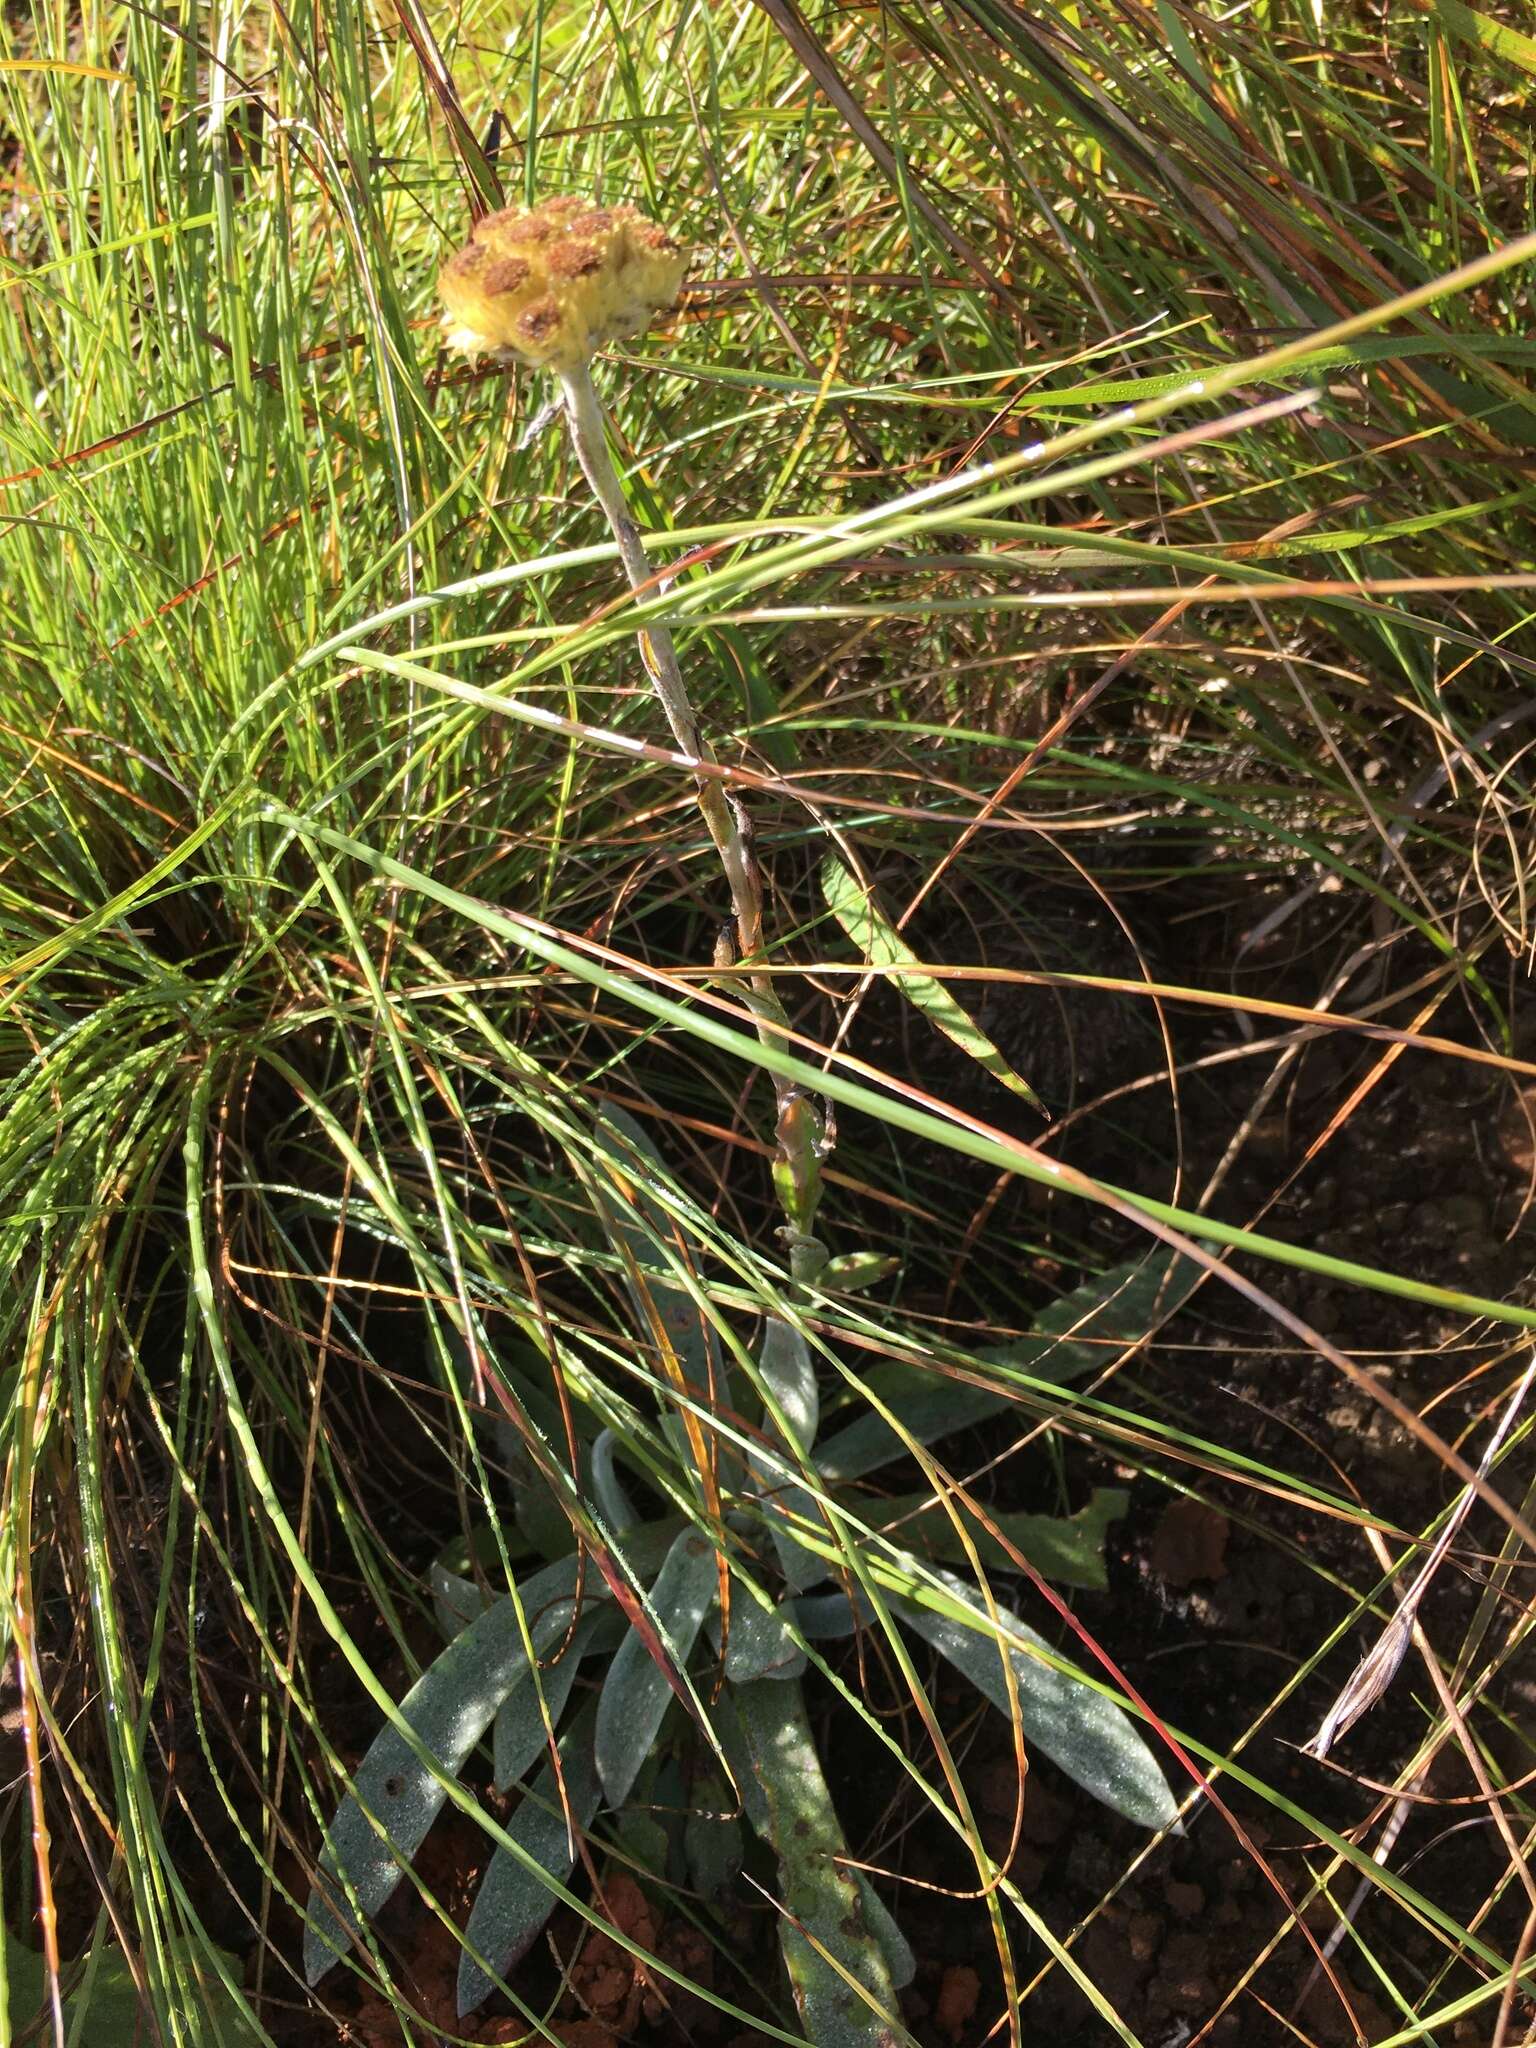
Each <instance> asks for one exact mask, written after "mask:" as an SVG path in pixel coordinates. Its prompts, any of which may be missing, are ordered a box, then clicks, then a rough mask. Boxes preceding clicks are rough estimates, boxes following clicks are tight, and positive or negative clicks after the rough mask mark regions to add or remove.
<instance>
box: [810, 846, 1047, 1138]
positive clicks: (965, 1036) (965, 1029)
mask: <svg viewBox="0 0 1536 2048" xmlns="http://www.w3.org/2000/svg"><path fill="white" fill-rule="evenodd" d="M821 893H822V895H823V897H824V898H825V899H826V905H827V908H828V910H830V911H831V913H832V915H833V916H834V917H835V918H836V919H837V921H838V923H839V924H840V925H841V926H842V928H843V930H844V931H845V932H846V933H847V935H848V937H849V938H850V939H851V940H852V941H853V943H854V945H856V946H857V947H858V949H859V951H860V952H861V953H862V954H863V955H864V958H865V959H866V960H867V961H868V962H869V965H870V966H871V967H873V968H877V969H878V968H886V967H898V968H903V969H907V970H916V969H918V968H920V966H921V964H922V963H921V962H920V961H919V959H918V957H917V955H916V954H915V953H914V952H913V951H912V948H911V947H910V946H909V945H908V944H907V942H906V940H905V939H903V938H902V936H901V934H900V933H899V932H898V931H897V929H896V927H895V926H894V925H893V924H892V923H891V922H890V920H889V919H888V918H887V917H886V915H885V913H884V911H883V910H881V908H880V906H879V904H878V903H876V901H875V898H874V893H873V891H872V890H866V889H865V888H864V887H863V886H862V884H860V883H859V882H857V881H856V880H855V879H854V877H853V876H852V875H851V874H850V873H849V871H848V869H847V868H846V867H845V866H844V865H843V863H842V862H841V861H840V860H838V859H836V858H832V859H829V860H826V861H824V862H823V863H822V869H821ZM890 978H891V980H892V981H893V982H894V983H895V985H896V987H897V988H898V989H899V990H900V991H901V993H902V995H903V996H905V998H906V999H907V1001H908V1002H909V1003H910V1004H911V1005H912V1007H913V1008H914V1009H915V1010H921V1011H922V1013H923V1015H924V1016H925V1017H926V1018H927V1019H928V1021H929V1023H930V1024H932V1025H934V1026H935V1027H936V1028H937V1029H938V1030H940V1031H942V1032H943V1034H944V1036H945V1037H946V1038H948V1039H950V1040H951V1041H952V1042H953V1043H954V1044H956V1045H958V1046H959V1048H960V1050H961V1051H962V1052H963V1053H968V1054H969V1055H970V1057H971V1058H972V1059H973V1060H974V1061H975V1062H976V1064H977V1066H979V1067H982V1068H984V1069H985V1070H986V1072H987V1073H989V1074H990V1075H991V1076H992V1078H993V1079H994V1080H996V1081H1000V1082H1001V1083H1002V1085H1003V1086H1004V1087H1005V1088H1006V1089H1007V1090H1008V1091H1009V1093H1010V1094H1013V1095H1021V1096H1022V1097H1023V1098H1024V1100H1025V1101H1026V1102H1028V1103H1031V1104H1032V1105H1033V1106H1034V1107H1035V1108H1036V1109H1043V1108H1044V1104H1043V1103H1042V1102H1041V1100H1040V1098H1039V1096H1038V1095H1037V1094H1036V1093H1035V1091H1034V1089H1033V1088H1031V1087H1030V1085H1029V1083H1028V1082H1027V1081H1026V1080H1025V1079H1024V1078H1023V1076H1022V1075H1020V1074H1016V1073H1015V1072H1014V1070H1013V1068H1012V1067H1010V1066H1009V1064H1008V1062H1007V1060H1005V1059H1004V1058H1003V1055H1002V1054H1001V1053H1000V1052H999V1051H998V1049H997V1047H996V1046H995V1045H994V1044H993V1043H992V1041H991V1039H990V1038H988V1036H987V1034H986V1033H985V1032H984V1031H983V1030H982V1028H981V1026H980V1025H979V1024H978V1023H977V1022H976V1020H975V1019H974V1018H973V1017H972V1016H970V1015H969V1014H968V1012H966V1011H965V1010H963V1009H962V1008H961V1007H960V1005H959V1004H958V1003H957V1002H956V1001H955V999H954V997H953V996H952V995H951V994H950V992H949V990H948V989H947V988H946V987H945V986H944V984H943V982H942V981H939V980H937V979H935V977H934V976H933V975H931V974H923V973H919V972H916V971H908V972H904V973H900V974H894V975H892V976H891V977H890Z"/></svg>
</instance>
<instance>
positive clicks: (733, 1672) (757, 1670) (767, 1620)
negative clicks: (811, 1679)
mask: <svg viewBox="0 0 1536 2048" xmlns="http://www.w3.org/2000/svg"><path fill="white" fill-rule="evenodd" d="M710 1631H711V1634H712V1635H713V1636H714V1638H715V1640H716V1642H718V1641H719V1635H720V1617H719V1614H718V1612H716V1614H715V1615H714V1616H713V1617H712V1618H711V1622H710ZM804 1670H805V1652H804V1650H802V1649H801V1647H800V1645H799V1644H798V1643H797V1642H796V1641H795V1639H794V1636H793V1635H792V1634H791V1632H790V1627H789V1616H788V1614H787V1612H786V1610H785V1609H783V1608H779V1607H760V1606H759V1605H758V1604H757V1602H756V1601H755V1600H754V1599H753V1598H752V1596H751V1594H750V1593H743V1594H742V1595H741V1596H740V1598H739V1599H735V1600H733V1601H732V1602H731V1626H730V1632H729V1634H728V1636H727V1638H726V1644H725V1675H726V1677H727V1679H728V1680H729V1681H730V1683H731V1684H732V1685H748V1684H750V1683H751V1682H752V1680H753V1679H756V1678H798V1677H799V1676H800V1675H801V1673H802V1672H803V1671H804Z"/></svg>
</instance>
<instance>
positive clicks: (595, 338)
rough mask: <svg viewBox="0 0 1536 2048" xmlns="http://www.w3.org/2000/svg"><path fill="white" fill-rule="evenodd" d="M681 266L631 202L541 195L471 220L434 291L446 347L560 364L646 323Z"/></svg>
mask: <svg viewBox="0 0 1536 2048" xmlns="http://www.w3.org/2000/svg"><path fill="white" fill-rule="evenodd" d="M687 267H688V256H687V252H686V250H684V249H683V248H682V247H681V246H680V245H679V244H678V243H677V242H675V241H674V240H673V239H672V237H671V236H670V235H669V234H668V233H667V232H666V230H665V229H664V228H660V227H658V226H657V225H656V223H655V221H653V220H647V219H646V217H645V215H644V214H643V213H639V212H637V211H636V209H635V208H634V207H633V206H593V205H590V204H589V203H588V202H587V201H586V200H584V199H546V200H545V201H544V202H543V203H542V204H541V205H539V206H535V207H532V208H530V209H529V210H528V211H527V212H523V211H522V210H521V209H518V208H513V207H508V208H506V209H505V210H504V211H502V212H500V213H489V214H487V215H486V216H485V217H484V219H483V220H479V221H477V222H476V223H475V226H474V229H473V230H472V232H471V234H470V237H469V240H468V241H467V242H466V243H465V244H464V246H463V248H462V249H460V250H459V252H458V253H457V255H455V256H452V257H450V258H449V260H448V262H447V264H445V266H444V268H443V272H442V275H441V276H440V277H439V278H438V281H437V289H438V293H439V296H440V297H441V299H442V301H443V304H444V305H445V306H446V307H447V309H448V328H449V334H448V339H449V343H450V345H451V346H452V347H455V348H462V349H468V350H481V351H487V352H489V351H493V350H499V349H509V350H511V351H512V353H513V354H515V355H518V356H521V357H522V358H523V360H524V361H525V362H528V363H533V364H534V365H536V366H537V367H540V368H547V369H553V370H568V369H575V368H576V367H577V365H578V364H581V363H584V362H586V361H587V360H588V358H589V357H590V356H592V355H593V354H595V353H596V351H597V350H598V349H599V348H601V347H602V345H603V343H604V342H608V341H622V340H623V339H624V338H625V337H626V336H628V335H631V334H639V333H641V332H642V331H643V330H644V329H645V328H646V327H648V326H649V325H650V323H651V321H652V320H653V319H654V318H655V317H656V315H657V314H658V313H661V312H665V311H666V309H667V308H668V307H669V306H671V305H672V304H673V303H674V302H675V300H676V298H677V295H678V292H679V291H680V290H681V289H682V283H683V273H684V272H685V271H686V269H687Z"/></svg>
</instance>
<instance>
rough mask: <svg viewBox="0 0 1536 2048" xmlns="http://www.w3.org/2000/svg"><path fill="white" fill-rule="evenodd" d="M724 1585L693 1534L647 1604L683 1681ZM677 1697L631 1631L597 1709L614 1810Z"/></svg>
mask: <svg viewBox="0 0 1536 2048" xmlns="http://www.w3.org/2000/svg"><path fill="white" fill-rule="evenodd" d="M717 1584H718V1581H717V1579H716V1575H715V1552H714V1549H713V1548H712V1546H711V1545H710V1544H709V1543H708V1542H707V1541H706V1540H705V1538H704V1537H702V1536H700V1535H698V1534H697V1533H696V1532H695V1531H694V1530H692V1529H685V1530H684V1531H683V1533H682V1535H681V1536H679V1537H678V1538H677V1540H676V1541H675V1542H674V1543H673V1545H672V1548H671V1549H670V1550H669V1551H668V1552H667V1558H666V1562H665V1563H664V1564H663V1565H662V1568H661V1571H660V1572H659V1574H658V1575H657V1579H656V1583H655V1585H654V1586H653V1587H652V1589H651V1592H650V1596H649V1598H648V1599H646V1601H645V1607H646V1610H647V1613H648V1615H649V1618H650V1621H651V1623H652V1624H653V1626H654V1628H655V1630H656V1633H657V1635H658V1636H659V1637H660V1647H661V1648H662V1649H663V1650H664V1651H665V1652H666V1654H667V1655H668V1656H669V1657H670V1659H671V1662H672V1668H673V1671H674V1672H676V1673H678V1674H681V1673H682V1672H683V1671H684V1670H685V1669H686V1667H687V1663H688V1659H689V1656H690V1655H691V1654H692V1651H693V1646H694V1643H695V1642H696V1641H697V1640H698V1634H699V1629H700V1628H701V1627H702V1625H703V1621H704V1616H705V1614H706V1613H707V1611H708V1609H709V1605H710V1602H711V1601H712V1600H713V1598H714V1596H715V1588H716V1586H717ZM671 1697H672V1681H671V1677H670V1676H669V1674H668V1672H667V1671H666V1670H665V1669H664V1668H663V1667H662V1665H661V1664H659V1663H658V1662H657V1660H656V1658H655V1656H654V1655H653V1654H652V1651H651V1648H650V1646H649V1645H648V1644H647V1643H646V1641H645V1638H644V1637H643V1636H642V1635H641V1633H640V1631H639V1630H638V1629H631V1631H630V1632H629V1634H628V1635H626V1636H625V1638H624V1640H623V1642H622V1643H621V1644H620V1645H619V1647H618V1650H617V1651H616V1653H615V1655H614V1659H613V1663H612V1665H611V1666H610V1668H609V1672H608V1676H607V1678H606V1679H605V1680H604V1682H603V1690H602V1694H601V1696H600V1698H599V1700H598V1708H597V1769H598V1776H599V1777H600V1778H601V1780H602V1785H603V1791H604V1793H605V1794H606V1795H607V1798H608V1801H609V1804H610V1805H612V1806H622V1805H623V1803H624V1800H625V1798H626V1797H627V1796H628V1793H629V1789H630V1787H631V1786H632V1785H633V1784H634V1782H635V1778H636V1775H637V1774H638V1772H639V1769H640V1766H641V1765H642V1764H643V1763H644V1762H645V1759H646V1757H647V1756H648V1755H649V1753H650V1750H651V1745H652V1744H653V1743H654V1742H655V1740H656V1736H657V1733H658V1732H659V1730H660V1728H661V1723H662V1717H663V1716H664V1715H665V1713H666V1711H667V1702H668V1700H669V1699H670V1698H671Z"/></svg>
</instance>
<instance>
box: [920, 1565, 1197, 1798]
mask: <svg viewBox="0 0 1536 2048" xmlns="http://www.w3.org/2000/svg"><path fill="white" fill-rule="evenodd" d="M935 1576H936V1578H937V1579H938V1581H939V1583H940V1584H942V1585H943V1586H944V1587H945V1588H946V1589H947V1590H948V1591H949V1592H951V1593H952V1594H953V1595H954V1596H955V1598H956V1599H957V1600H961V1601H963V1602H964V1603H965V1604H966V1605H967V1606H968V1607H974V1606H975V1605H976V1604H977V1601H978V1599H979V1595H978V1594H977V1592H976V1589H975V1588H974V1587H973V1586H966V1585H964V1584H963V1583H962V1582H961V1581H960V1580H959V1579H952V1578H951V1577H950V1576H949V1575H948V1573H946V1572H940V1573H937V1574H935ZM890 1607H891V1612H892V1613H893V1614H894V1615H895V1616H896V1617H897V1619H898V1620H899V1621H901V1622H903V1623H905V1625H906V1626H907V1627H908V1628H910V1629H912V1630H914V1631H915V1633H916V1634H918V1635H920V1636H921V1637H922V1638H923V1640H924V1641H925V1642H928V1643H931V1644H932V1645H933V1647H934V1648H935V1649H936V1650H937V1651H939V1652H940V1654H941V1655H942V1656H945V1657H947V1658H948V1659H949V1661H950V1663H951V1664H953V1665H954V1666H955V1668H956V1670H958V1671H963V1672H964V1673H965V1675H966V1677H967V1678H969V1679H970V1681H971V1683H972V1684H973V1685H974V1686H975V1687H976V1688H977V1690H978V1691H980V1692H982V1693H984V1694H985V1695H986V1697H987V1698H988V1699H989V1700H990V1701H991V1702H992V1704H993V1706H995V1707H996V1708H997V1709H998V1711H999V1712H1000V1713H1003V1714H1008V1715H1010V1716H1011V1714H1012V1712H1013V1708H1012V1704H1011V1702H1010V1699H1009V1691H1008V1680H1007V1677H1006V1675H1005V1673H1004V1671H1003V1662H1002V1660H1003V1657H1004V1655H1005V1654H1006V1655H1007V1657H1008V1661H1009V1663H1010V1665H1011V1666H1012V1670H1013V1677H1014V1682H1015V1684H1016V1686H1017V1688H1018V1701H1019V1714H1020V1718H1021V1720H1022V1722H1023V1733H1024V1740H1025V1742H1026V1743H1028V1744H1031V1745H1032V1746H1033V1747H1034V1748H1036V1749H1038V1750H1040V1751H1042V1752H1043V1753H1044V1754H1045V1755H1046V1756H1048V1757H1049V1758H1050V1759H1051V1761H1052V1762H1053V1763H1054V1764H1056V1765H1057V1766H1058V1768H1059V1769H1061V1770H1063V1771H1065V1772H1066V1774H1067V1776H1068V1777H1069V1778H1072V1779H1074V1780H1075V1781H1076V1782H1077V1783H1078V1784H1079V1785H1081V1786H1082V1787H1083V1788H1084V1790H1085V1791H1088V1792H1091V1793H1092V1794H1093V1796H1094V1797H1095V1799H1099V1800H1102V1801H1103V1803H1104V1805H1106V1806H1108V1807H1111V1808H1113V1810H1114V1811H1115V1812H1116V1813H1123V1814H1124V1815H1125V1817H1126V1818H1127V1820H1133V1821H1138V1822H1139V1823H1140V1824H1141V1825H1142V1826H1143V1827H1148V1828H1171V1827H1174V1826H1176V1825H1177V1823H1178V1806H1177V1802H1176V1801H1175V1799H1174V1797H1173V1794H1172V1793H1171V1792H1170V1791H1169V1789H1168V1781H1167V1779H1166V1778H1165V1777H1164V1776H1163V1773H1162V1769H1161V1767H1160V1766H1159V1764H1158V1761H1157V1758H1156V1757H1155V1756H1154V1755H1153V1754H1152V1751H1151V1750H1150V1748H1149V1747H1148V1746H1147V1744H1146V1742H1145V1741H1143V1739H1142V1737H1141V1735H1140V1734H1139V1733H1138V1732H1137V1729H1136V1726H1135V1723H1134V1722H1133V1721H1132V1720H1131V1718H1130V1716H1129V1715H1128V1714H1126V1713H1125V1712H1123V1711H1122V1709H1121V1708H1119V1707H1117V1706H1116V1705H1115V1703H1114V1701H1113V1700H1111V1699H1106V1698H1105V1696H1104V1694H1103V1693H1101V1692H1099V1691H1098V1690H1097V1689H1096V1688H1095V1687H1093V1686H1091V1685H1088V1684H1086V1683H1085V1682H1084V1681H1083V1680H1082V1679H1080V1678H1073V1677H1072V1676H1070V1675H1069V1674H1068V1673H1067V1672H1065V1671H1061V1670H1058V1669H1057V1668H1056V1664H1055V1661H1054V1657H1053V1653H1052V1651H1051V1648H1050V1645H1049V1644H1048V1643H1047V1642H1046V1641H1045V1639H1044V1637H1042V1636H1039V1635H1037V1634H1036V1633H1035V1631H1034V1630H1033V1629H1032V1628H1030V1627H1028V1626H1027V1625H1026V1624H1025V1623H1024V1622H1022V1621H1021V1620H1020V1619H1019V1617H1018V1616H1017V1615H1016V1614H1014V1613H1012V1612H1011V1611H1010V1610H1009V1609H1008V1608H1006V1607H1001V1606H1000V1607H998V1609H997V1617H998V1621H999V1623H1000V1624H1001V1625H1002V1627H1003V1628H1004V1629H1006V1631H1007V1632H1008V1634H1009V1636H1010V1637H1012V1638H1014V1639H1015V1641H1014V1644H1013V1645H1009V1646H1007V1647H1006V1650H1005V1646H1004V1645H1002V1644H1001V1643H999V1641H998V1639H997V1638H996V1637H995V1636H994V1635H992V1634H990V1633H989V1632H988V1629H987V1626H986V1623H985V1622H984V1621H982V1620H981V1619H980V1618H979V1617H978V1619H977V1620H976V1622H975V1623H974V1624H972V1623H966V1622H962V1621H959V1620H957V1619H954V1618H952V1617H950V1616H949V1615H944V1614H936V1613H935V1612H934V1611H933V1610H932V1609H931V1608H927V1607H919V1606H917V1605H915V1604H914V1603H913V1602H911V1601H908V1600H901V1599H896V1598H893V1599H892V1600H891V1602H890ZM1017 1644H1027V1645H1030V1646H1032V1647H1033V1648H1035V1649H1037V1650H1038V1651H1039V1652H1040V1653H1041V1654H1040V1655H1039V1656H1032V1655H1030V1654H1029V1650H1028V1649H1025V1648H1021V1647H1017V1646H1016V1645H1017Z"/></svg>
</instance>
